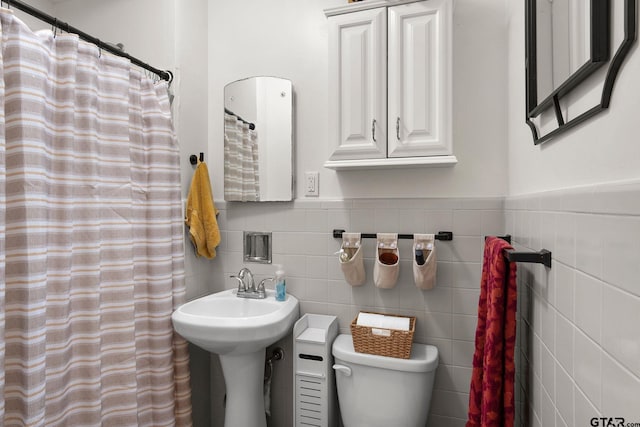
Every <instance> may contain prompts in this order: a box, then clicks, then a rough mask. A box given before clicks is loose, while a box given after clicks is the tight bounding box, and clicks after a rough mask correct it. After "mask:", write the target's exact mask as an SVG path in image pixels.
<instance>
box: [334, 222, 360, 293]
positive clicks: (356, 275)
mask: <svg viewBox="0 0 640 427" xmlns="http://www.w3.org/2000/svg"><path fill="white" fill-rule="evenodd" d="M338 254H339V255H338V262H340V268H341V269H342V274H343V275H344V278H345V280H346V281H347V283H348V284H350V285H351V286H360V285H362V284H364V282H365V280H366V274H365V271H364V256H363V254H362V242H361V240H360V233H342V246H341V247H340V252H338Z"/></svg>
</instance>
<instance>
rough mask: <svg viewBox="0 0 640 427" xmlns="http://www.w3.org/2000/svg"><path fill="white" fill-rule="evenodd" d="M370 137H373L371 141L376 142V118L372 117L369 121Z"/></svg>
mask: <svg viewBox="0 0 640 427" xmlns="http://www.w3.org/2000/svg"><path fill="white" fill-rule="evenodd" d="M371 138H373V142H377V141H376V119H373V122H371Z"/></svg>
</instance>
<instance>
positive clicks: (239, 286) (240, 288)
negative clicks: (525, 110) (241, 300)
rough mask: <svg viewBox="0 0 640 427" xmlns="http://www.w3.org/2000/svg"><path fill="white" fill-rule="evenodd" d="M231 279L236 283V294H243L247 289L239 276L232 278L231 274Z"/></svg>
mask: <svg viewBox="0 0 640 427" xmlns="http://www.w3.org/2000/svg"><path fill="white" fill-rule="evenodd" d="M229 277H231V278H232V279H236V280H237V281H238V292H245V291H246V290H247V289H246V287H245V286H244V281H243V280H242V278H241V277H239V276H234V275H233V274H232V275H231V276H229Z"/></svg>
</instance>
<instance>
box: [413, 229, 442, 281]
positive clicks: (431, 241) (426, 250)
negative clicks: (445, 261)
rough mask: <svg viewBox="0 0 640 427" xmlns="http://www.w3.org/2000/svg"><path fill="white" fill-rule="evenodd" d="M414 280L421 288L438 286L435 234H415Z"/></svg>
mask: <svg viewBox="0 0 640 427" xmlns="http://www.w3.org/2000/svg"><path fill="white" fill-rule="evenodd" d="M413 255H414V256H413V280H414V282H415V284H416V287H417V288H419V289H424V290H428V289H433V288H434V287H435V286H436V264H437V261H436V246H435V236H434V235H433V234H414V235H413Z"/></svg>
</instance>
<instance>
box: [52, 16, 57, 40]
mask: <svg viewBox="0 0 640 427" xmlns="http://www.w3.org/2000/svg"><path fill="white" fill-rule="evenodd" d="M51 31H52V32H53V38H54V39H55V38H56V37H57V36H58V18H54V19H53V25H52V28H51Z"/></svg>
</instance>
